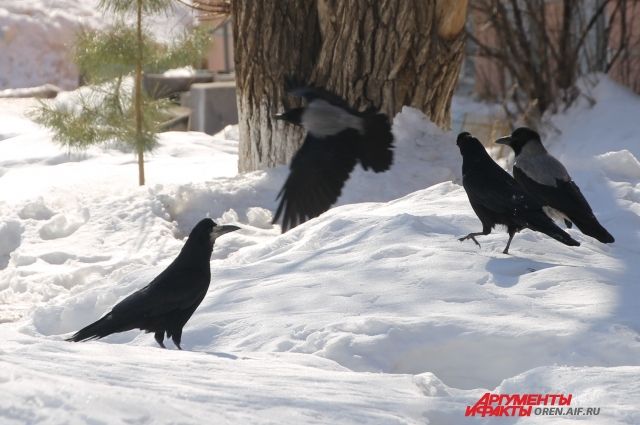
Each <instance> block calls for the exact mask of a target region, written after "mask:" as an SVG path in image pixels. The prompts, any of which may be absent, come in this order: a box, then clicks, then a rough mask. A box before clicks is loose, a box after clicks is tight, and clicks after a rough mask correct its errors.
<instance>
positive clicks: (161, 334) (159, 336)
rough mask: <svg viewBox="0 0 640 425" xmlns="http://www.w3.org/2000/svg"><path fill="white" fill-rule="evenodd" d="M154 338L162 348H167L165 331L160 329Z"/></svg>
mask: <svg viewBox="0 0 640 425" xmlns="http://www.w3.org/2000/svg"><path fill="white" fill-rule="evenodd" d="M154 338H155V339H156V342H157V343H158V345H159V346H160V347H162V348H167V347H165V346H164V342H163V340H164V331H158V332H156V333H155V335H154Z"/></svg>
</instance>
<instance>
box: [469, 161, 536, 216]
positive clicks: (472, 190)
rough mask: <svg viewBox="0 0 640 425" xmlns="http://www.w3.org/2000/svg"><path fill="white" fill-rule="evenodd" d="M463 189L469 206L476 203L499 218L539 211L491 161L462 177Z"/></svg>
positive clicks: (507, 175)
mask: <svg viewBox="0 0 640 425" xmlns="http://www.w3.org/2000/svg"><path fill="white" fill-rule="evenodd" d="M489 161H491V160H490V159H489ZM463 185H464V188H465V190H466V191H467V194H468V195H469V201H471V203H472V204H474V203H476V204H478V205H481V206H482V207H483V208H485V209H487V210H489V211H493V212H495V213H498V214H507V215H512V214H515V212H516V211H520V212H524V211H530V210H539V209H541V205H540V204H539V203H538V202H536V200H535V199H533V198H532V197H531V196H529V195H528V194H527V193H525V192H524V191H523V190H522V189H521V188H520V187H519V186H518V183H517V182H516V181H515V180H514V179H513V177H511V176H510V175H509V173H507V172H506V171H504V170H503V169H502V168H501V167H500V166H499V165H498V164H496V163H494V162H493V161H491V162H490V163H489V162H488V161H486V162H483V163H482V164H477V165H476V166H475V167H474V168H473V169H471V170H469V171H468V172H467V173H465V175H464V177H463Z"/></svg>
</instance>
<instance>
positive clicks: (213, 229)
mask: <svg viewBox="0 0 640 425" xmlns="http://www.w3.org/2000/svg"><path fill="white" fill-rule="evenodd" d="M238 229H239V227H236V226H218V225H216V223H214V222H213V220H211V219H210V218H205V219H204V220H202V221H200V222H199V223H198V224H197V225H196V226H195V227H194V228H193V230H192V231H191V234H189V238H187V242H186V243H185V244H184V247H182V250H181V251H180V254H178V256H177V257H176V259H175V260H173V262H172V263H171V264H170V265H169V267H167V268H166V269H165V270H164V271H163V272H162V273H160V274H159V275H158V276H157V277H156V278H155V279H153V280H152V281H151V283H149V284H148V285H147V286H145V287H144V288H142V289H140V290H138V291H136V292H134V293H133V294H131V295H129V296H128V297H126V298H125V299H124V300H122V301H120V302H119V303H118V304H116V305H115V306H114V307H113V308H112V309H111V311H110V312H109V313H107V314H106V315H105V316H104V317H102V318H101V319H100V320H98V321H97V322H95V323H92V324H90V325H89V326H87V327H85V328H83V329H81V330H79V331H78V332H76V333H75V334H74V335H73V336H72V337H71V338H69V339H67V341H74V342H78V341H85V340H90V339H99V338H103V337H105V336H107V335H110V334H112V333H117V332H124V331H129V330H131V329H136V328H137V329H141V330H143V331H146V332H154V333H155V339H156V341H157V342H158V344H159V345H160V346H161V347H162V348H165V346H164V342H163V341H164V338H165V333H166V335H167V338H171V339H172V340H173V342H174V344H175V345H176V347H178V348H179V349H182V348H181V347H180V340H181V339H182V328H183V327H184V325H185V324H186V323H187V321H188V320H189V318H191V315H192V314H193V312H194V311H195V310H196V308H198V306H199V305H200V303H201V302H202V300H203V299H204V296H205V295H206V293H207V289H208V288H209V283H210V282H211V269H210V266H209V261H210V260H211V253H212V251H213V244H214V242H215V240H216V238H217V237H219V236H221V235H224V234H225V233H229V232H233V231H234V230H238Z"/></svg>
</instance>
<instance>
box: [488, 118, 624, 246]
mask: <svg viewBox="0 0 640 425" xmlns="http://www.w3.org/2000/svg"><path fill="white" fill-rule="evenodd" d="M496 143H499V144H502V145H507V146H510V147H511V148H512V149H513V151H514V152H515V154H516V160H515V163H514V164H513V177H514V178H515V179H516V181H517V182H518V183H519V184H520V186H522V188H523V189H524V190H525V191H527V193H528V194H529V195H531V196H533V197H534V198H536V200H537V201H538V202H539V203H541V204H542V205H544V209H545V212H546V213H547V214H548V215H549V216H550V217H552V218H554V217H559V218H562V219H564V221H565V223H566V224H567V226H568V227H571V224H572V223H575V225H576V226H577V227H578V229H580V231H581V232H582V233H584V234H585V235H588V236H591V237H593V238H595V239H597V240H599V241H600V242H603V243H612V242H614V241H615V239H614V238H613V236H611V234H610V233H609V232H608V231H607V230H606V229H605V228H604V227H602V225H601V224H600V223H599V222H598V219H596V216H595V215H594V214H593V211H592V210H591V207H590V206H589V203H588V202H587V200H586V199H585V197H584V195H582V192H581V191H580V189H579V188H578V185H576V184H575V182H574V181H573V180H572V179H571V176H570V175H569V173H568V172H567V169H566V168H565V167H564V165H562V163H561V162H560V161H558V160H557V159H556V158H554V157H553V156H551V155H550V154H549V153H548V152H547V150H546V149H545V147H544V146H543V145H542V141H541V140H540V135H539V134H538V133H537V132H535V131H534V130H532V129H530V128H527V127H520V128H518V129H516V130H515V131H514V132H513V133H511V136H506V137H502V138H500V139H498V140H496Z"/></svg>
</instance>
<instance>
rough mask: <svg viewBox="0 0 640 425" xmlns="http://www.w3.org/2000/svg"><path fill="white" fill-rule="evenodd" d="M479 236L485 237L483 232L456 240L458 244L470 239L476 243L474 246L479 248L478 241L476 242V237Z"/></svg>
mask: <svg viewBox="0 0 640 425" xmlns="http://www.w3.org/2000/svg"><path fill="white" fill-rule="evenodd" d="M480 235H486V233H485V232H475V233H469V234H468V235H467V236H464V237H462V238H458V240H459V241H460V242H462V241H466V240H467V239H471V240H472V241H474V242H475V243H476V245H478V246H480V243H478V241H477V240H476V236H480Z"/></svg>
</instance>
